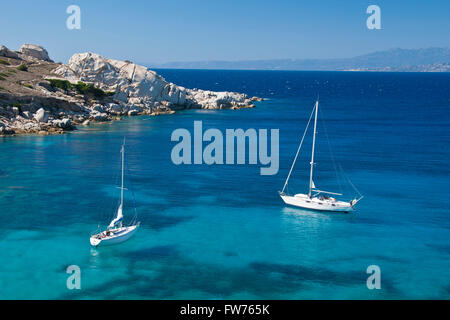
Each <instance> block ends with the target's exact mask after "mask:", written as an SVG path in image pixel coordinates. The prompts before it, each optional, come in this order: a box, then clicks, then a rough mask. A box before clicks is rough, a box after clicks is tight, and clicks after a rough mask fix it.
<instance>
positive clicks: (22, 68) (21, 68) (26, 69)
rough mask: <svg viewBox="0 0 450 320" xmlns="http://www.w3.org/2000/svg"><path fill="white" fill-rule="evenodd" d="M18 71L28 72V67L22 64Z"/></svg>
mask: <svg viewBox="0 0 450 320" xmlns="http://www.w3.org/2000/svg"><path fill="white" fill-rule="evenodd" d="M17 70H19V71H28V67H27V66H26V65H24V64H21V65H20V66H18V67H17Z"/></svg>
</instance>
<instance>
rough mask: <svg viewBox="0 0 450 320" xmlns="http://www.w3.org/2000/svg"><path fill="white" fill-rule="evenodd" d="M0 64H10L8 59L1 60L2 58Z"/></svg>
mask: <svg viewBox="0 0 450 320" xmlns="http://www.w3.org/2000/svg"><path fill="white" fill-rule="evenodd" d="M0 64H4V65H6V66H9V65H10V63H9V62H8V61H6V60H3V59H0Z"/></svg>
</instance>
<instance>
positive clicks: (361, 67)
mask: <svg viewBox="0 0 450 320" xmlns="http://www.w3.org/2000/svg"><path fill="white" fill-rule="evenodd" d="M144 64H145V65H147V66H149V67H150V68H160V69H211V70H280V71H380V72H450V49H449V48H425V49H392V50H388V51H378V52H374V53H370V54H366V55H361V56H357V57H353V58H340V59H272V60H242V61H191V62H167V63H160V64H151V63H144Z"/></svg>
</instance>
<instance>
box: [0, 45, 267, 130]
mask: <svg viewBox="0 0 450 320" xmlns="http://www.w3.org/2000/svg"><path fill="white" fill-rule="evenodd" d="M0 56H1V57H2V60H3V62H2V63H0V74H1V78H0V80H1V81H0V135H4V134H13V133H16V134H21V133H40V134H42V133H48V132H50V133H62V132H65V131H69V130H74V129H76V125H88V124H90V123H91V122H92V121H94V122H96V121H97V122H103V121H111V120H116V119H119V117H121V116H137V115H142V114H147V115H159V114H170V113H174V112H176V111H177V110H182V109H192V108H202V109H238V108H245V107H253V106H254V105H253V101H258V100H259V98H256V97H253V98H249V97H248V96H247V95H245V94H241V93H236V92H213V91H208V90H199V89H186V88H184V87H181V86H177V85H176V84H173V83H171V82H169V81H166V80H165V79H164V78H163V77H162V76H161V75H159V74H157V73H156V72H154V71H151V70H149V69H148V68H146V67H144V66H141V65H137V64H134V63H131V62H129V61H119V60H113V59H108V58H104V57H102V56H100V55H98V54H95V53H77V54H74V55H73V56H72V57H71V58H70V61H69V63H68V64H67V65H63V64H55V63H53V61H52V60H51V59H50V57H49V55H48V53H47V50H45V49H44V48H42V47H41V46H37V45H31V44H25V45H23V46H22V47H21V48H20V51H18V53H16V52H14V51H11V50H9V49H8V48H6V47H4V46H1V47H0Z"/></svg>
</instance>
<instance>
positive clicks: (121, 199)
mask: <svg viewBox="0 0 450 320" xmlns="http://www.w3.org/2000/svg"><path fill="white" fill-rule="evenodd" d="M121 153H122V186H121V188H120V206H121V207H122V206H123V163H124V155H125V148H124V145H123V144H122V150H121Z"/></svg>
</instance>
